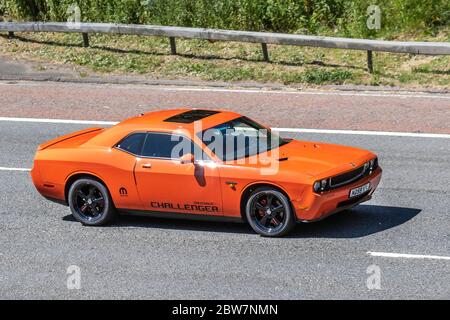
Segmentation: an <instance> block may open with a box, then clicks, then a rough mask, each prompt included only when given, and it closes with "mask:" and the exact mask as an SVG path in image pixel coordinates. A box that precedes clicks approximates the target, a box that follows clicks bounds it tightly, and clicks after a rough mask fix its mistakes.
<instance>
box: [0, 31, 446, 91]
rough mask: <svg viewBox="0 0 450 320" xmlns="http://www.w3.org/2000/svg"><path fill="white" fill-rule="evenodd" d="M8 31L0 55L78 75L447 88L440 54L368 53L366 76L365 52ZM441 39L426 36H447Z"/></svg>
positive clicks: (443, 58) (444, 60) (3, 39)
mask: <svg viewBox="0 0 450 320" xmlns="http://www.w3.org/2000/svg"><path fill="white" fill-rule="evenodd" d="M16 36H17V37H16V38H14V39H7V37H6V35H3V36H1V37H0V53H2V54H5V55H9V56H13V57H15V58H18V59H27V60H32V61H37V62H41V63H43V64H45V63H46V62H51V63H56V64H64V65H71V66H74V67H75V68H76V67H77V66H80V67H83V68H80V71H79V72H80V75H82V76H83V77H86V76H88V74H89V72H91V71H93V72H96V73H104V74H114V75H122V74H127V75H130V74H131V75H132V74H139V75H145V76H148V77H151V78H164V79H201V80H220V81H229V82H233V81H257V82H278V83H283V84H307V85H322V84H366V85H384V86H401V87H422V88H423V87H427V88H430V87H432V88H447V89H448V88H450V57H448V56H416V55H407V54H388V53H374V69H375V72H374V74H369V73H368V72H367V71H366V52H365V51H351V50H337V49H322V48H307V47H290V46H276V45H270V46H269V54H270V60H271V61H270V62H263V61H262V52H261V47H260V45H258V44H246V43H230V42H214V43H211V42H208V41H201V40H181V39H177V51H178V54H177V55H170V48H169V43H168V40H167V39H165V38H156V37H137V36H126V35H123V36H110V35H92V36H91V37H90V44H91V46H90V47H89V48H83V47H82V45H81V43H82V41H81V36H80V35H78V34H53V33H40V34H39V33H35V34H34V33H33V34H16ZM445 37H447V36H445V35H444V36H442V35H441V37H439V36H438V37H437V38H435V39H434V40H435V41H445V40H448V39H446V38H445ZM430 40H433V39H430ZM42 68H45V66H43V67H42Z"/></svg>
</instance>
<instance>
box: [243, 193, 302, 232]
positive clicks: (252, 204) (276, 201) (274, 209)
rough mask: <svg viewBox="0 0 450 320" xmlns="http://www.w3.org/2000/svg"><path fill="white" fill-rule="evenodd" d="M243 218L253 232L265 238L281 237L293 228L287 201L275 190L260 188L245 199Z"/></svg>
mask: <svg viewBox="0 0 450 320" xmlns="http://www.w3.org/2000/svg"><path fill="white" fill-rule="evenodd" d="M245 216H246V218H247V221H248V223H249V224H250V226H251V227H252V228H253V230H254V231H255V232H256V233H258V234H260V235H262V236H265V237H281V236H284V235H286V234H287V233H288V232H289V231H291V230H292V228H293V227H294V226H295V224H296V222H295V218H294V215H293V212H292V207H291V204H290V201H289V199H288V198H287V197H286V196H285V195H284V194H283V193H281V192H280V191H278V190H277V189H275V188H270V187H261V188H258V189H256V190H255V191H253V192H252V193H251V194H250V196H249V197H248V199H247V203H246V206H245Z"/></svg>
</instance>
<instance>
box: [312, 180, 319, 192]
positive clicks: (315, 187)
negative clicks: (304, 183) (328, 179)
mask: <svg viewBox="0 0 450 320" xmlns="http://www.w3.org/2000/svg"><path fill="white" fill-rule="evenodd" d="M313 189H314V192H319V190H320V182H319V181H316V182H314V185H313Z"/></svg>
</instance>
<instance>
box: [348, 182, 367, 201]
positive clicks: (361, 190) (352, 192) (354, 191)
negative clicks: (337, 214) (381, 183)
mask: <svg viewBox="0 0 450 320" xmlns="http://www.w3.org/2000/svg"><path fill="white" fill-rule="evenodd" d="M369 189H370V183H366V184H365V185H363V186H361V187H358V188H355V189H352V190H350V195H349V198H353V197H357V196H359V195H361V194H363V193H364V192H366V191H367V190H369Z"/></svg>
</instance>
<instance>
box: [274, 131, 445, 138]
mask: <svg viewBox="0 0 450 320" xmlns="http://www.w3.org/2000/svg"><path fill="white" fill-rule="evenodd" d="M272 130H273V131H279V132H295V133H323V134H355V135H367V136H390V137H413V138H443V139H449V138H450V134H441V133H417V132H391V131H364V130H328V129H296V128H272Z"/></svg>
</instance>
